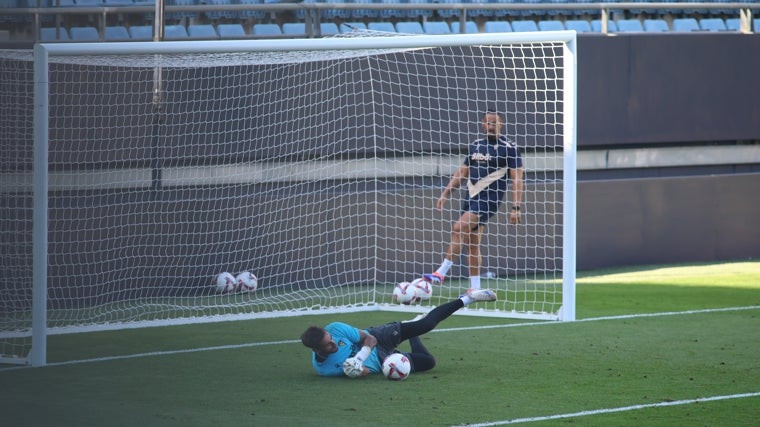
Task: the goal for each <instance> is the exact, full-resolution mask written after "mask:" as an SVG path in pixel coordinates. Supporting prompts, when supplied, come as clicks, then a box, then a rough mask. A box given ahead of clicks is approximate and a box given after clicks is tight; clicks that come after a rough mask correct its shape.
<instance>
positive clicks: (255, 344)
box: [0, 305, 760, 372]
mask: <svg viewBox="0 0 760 427" xmlns="http://www.w3.org/2000/svg"><path fill="white" fill-rule="evenodd" d="M757 309H760V306H758V305H754V306H747V307H726V308H710V309H703V310H688V311H673V312H663V313H647V314H630V315H622V316H605V317H593V318H588V319H580V320H575V321H573V322H548V321H540V322H525V323H513V324H508V325H483V326H469V327H461V328H437V329H435V330H433V331H431V333H433V332H457V331H469V330H479V329H497V328H517V327H523V326H544V325H568V324H572V323H578V322H597V321H604V320H619V319H634V318H645V317H660V316H679V315H689V314H702V313H718V312H727V311H742V310H757ZM295 343H299V344H300V341H299V340H283V341H266V342H252V343H244V344H229V345H219V346H212V347H200V348H189V349H179V350H166V351H151V352H147V353H136V354H126V355H121V356H106V357H95V358H92V359H80V360H67V361H63V362H50V363H47V364H46V365H45V366H43V367H42V368H45V367H52V366H65V365H78V364H83V363H93V362H107V361H111V360H124V359H136V358H140V357H153V356H167V355H173V354H181V353H196V352H201V351H217V350H230V349H236V348H248V347H262V346H268V345H283V344H295ZM28 368H31V366H28V365H19V366H11V367H7V368H0V372H3V371H10V370H17V369H28Z"/></svg>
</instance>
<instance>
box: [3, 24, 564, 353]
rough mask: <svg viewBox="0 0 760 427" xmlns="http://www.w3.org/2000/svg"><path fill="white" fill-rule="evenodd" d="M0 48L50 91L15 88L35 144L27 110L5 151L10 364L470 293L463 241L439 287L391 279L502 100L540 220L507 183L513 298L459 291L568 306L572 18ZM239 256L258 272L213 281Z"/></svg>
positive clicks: (554, 313)
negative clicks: (228, 324) (253, 280)
mask: <svg viewBox="0 0 760 427" xmlns="http://www.w3.org/2000/svg"><path fill="white" fill-rule="evenodd" d="M0 57H1V59H0V61H2V62H3V63H4V64H5V65H3V67H2V69H3V70H9V69H15V70H22V71H20V72H16V73H14V76H22V77H21V78H20V80H23V81H21V82H19V83H18V85H14V86H16V87H14V88H13V89H14V90H18V88H24V87H26V88H27V89H29V88H31V87H32V85H33V89H34V98H33V105H32V99H31V97H30V96H29V95H28V94H27V95H24V94H16V95H14V96H13V99H14V101H16V102H18V103H19V104H20V105H22V111H25V112H26V113H29V114H31V113H32V112H33V116H34V127H33V143H32V140H31V139H30V138H27V137H25V135H32V133H31V131H30V130H29V126H30V125H31V124H30V123H29V121H28V120H25V121H24V120H22V121H20V123H16V124H14V125H13V126H15V128H16V129H19V130H20V131H19V132H18V133H15V134H14V135H20V136H18V137H17V138H16V140H17V141H16V143H15V144H14V146H13V147H9V145H8V144H4V145H2V146H0V149H2V150H4V151H5V153H3V156H2V157H3V158H4V159H5V158H6V157H8V156H6V153H7V154H8V155H10V156H15V157H17V158H18V161H17V162H16V163H14V164H20V165H21V166H20V167H19V166H11V163H3V164H2V166H3V171H2V173H3V176H4V179H3V180H2V188H0V197H2V205H0V209H2V210H3V211H4V213H8V215H5V214H4V215H3V218H4V219H3V222H4V223H3V227H2V229H1V230H0V233H2V235H3V238H2V242H0V249H1V250H2V251H3V253H4V254H13V255H14V256H11V257H4V261H3V262H4V270H6V273H7V274H3V275H2V277H0V304H2V315H0V316H1V317H0V353H1V354H2V357H3V359H2V360H0V362H6V363H9V362H13V361H20V362H21V363H31V364H33V365H41V364H45V360H46V356H45V353H46V351H45V342H46V336H47V335H48V334H50V333H63V332H67V331H84V330H99V329H109V328H127V327H144V326H151V325H170V324H179V323H190V322H208V321H217V320H231V319H237V318H240V319H249V318H257V317H275V316H297V315H303V314H319V313H343V312H350V311H362V310H398V311H407V312H410V314H411V313H413V312H425V311H428V310H429V309H430V308H431V307H433V306H436V305H439V304H441V303H442V302H444V301H447V300H449V299H451V298H455V297H457V296H458V295H460V294H461V293H463V291H464V290H466V289H467V287H468V284H467V277H466V276H467V270H466V263H465V262H463V261H459V260H458V261H457V266H456V267H455V268H454V269H453V270H452V273H451V276H450V278H449V279H447V281H446V283H445V284H444V285H443V286H440V287H435V288H434V290H433V295H432V297H431V298H430V299H429V300H426V301H423V302H421V303H419V304H414V305H408V306H407V305H399V304H395V303H394V302H393V299H392V292H393V288H394V286H395V284H396V283H398V282H403V281H412V280H413V279H415V278H418V277H420V275H421V274H422V273H426V272H430V271H432V270H434V269H435V267H437V265H438V264H439V263H440V261H441V259H442V256H443V253H444V250H445V247H446V245H447V243H448V240H449V235H450V231H451V223H452V221H453V220H454V219H455V218H456V217H457V216H458V215H459V209H460V201H459V200H457V197H454V198H452V200H451V202H450V203H449V205H448V206H447V207H446V208H445V209H444V210H443V211H438V210H436V209H435V201H436V199H437V198H438V196H439V194H440V191H441V190H442V188H443V186H444V185H445V184H446V182H447V181H448V179H449V177H450V175H451V173H452V172H453V171H454V170H455V169H456V168H457V167H458V166H459V165H460V164H461V163H462V161H463V159H464V155H465V153H466V147H467V144H468V143H469V142H470V141H472V140H474V139H476V138H478V137H479V132H480V123H479V122H480V119H481V117H482V114H483V112H484V110H485V109H486V108H496V109H498V110H500V111H501V112H502V113H503V115H504V117H505V119H506V126H505V129H504V131H505V133H506V134H508V135H509V136H510V138H512V139H513V140H514V141H516V142H517V144H518V146H519V147H520V150H521V152H522V156H523V160H524V163H525V169H526V175H525V195H524V197H523V200H524V203H523V221H524V223H523V224H521V225H509V221H508V213H507V209H508V204H506V206H504V207H503V212H500V213H498V214H497V215H496V216H495V217H494V218H493V219H492V220H491V221H490V222H489V224H488V226H487V227H486V229H485V232H484V236H483V272H484V274H485V275H486V276H485V278H484V279H483V281H484V282H483V286H484V287H490V288H493V289H495V290H496V291H497V293H498V296H499V301H497V302H489V303H479V304H475V305H473V306H472V307H473V308H469V309H464V310H461V311H460V313H461V314H469V315H479V316H501V317H518V318H534V319H547V320H574V318H575V287H574V282H575V151H576V150H575V138H576V136H575V87H576V83H575V70H576V59H575V33H574V32H565V31H561V32H538V33H523V34H520V33H513V34H492V33H483V34H461V35H460V34H457V35H445V36H432V35H430V36H427V35H416V36H396V37H386V36H378V35H376V34H369V35H368V36H367V34H365V36H364V37H336V38H322V39H289V40H284V39H279V40H235V41H209V42H205V41H204V42H197V41H196V42H160V43H152V42H145V43H81V44H80V43H62V44H39V45H36V46H35V49H34V54H33V68H32V66H31V65H30V64H31V63H32V62H31V61H30V59H31V58H23V57H19V56H18V55H7V54H5V55H0ZM10 65H12V67H9V66H10ZM32 70H33V75H32ZM4 72H7V71H4ZM4 81H5V80H4ZM32 82H33V83H32ZM5 90H10V89H9V88H8V87H6V89H5ZM27 117H28V116H27ZM14 123H15V122H14ZM9 125H10V123H9ZM12 150H16V151H12ZM21 150H24V151H23V152H22V151H21ZM32 171H33V172H32ZM5 218H14V219H15V221H10V222H7V223H6V220H5ZM6 237H7V238H6ZM244 271H248V272H251V273H253V274H254V275H256V276H257V278H258V281H257V286H256V289H250V287H249V288H248V289H245V290H237V289H230V287H227V288H226V289H225V288H224V286H223V287H217V283H216V278H217V275H218V274H219V273H222V272H228V273H231V274H232V275H237V274H238V273H240V272H244ZM223 285H224V284H223ZM225 286H226V285H225ZM231 288H234V285H233V286H231Z"/></svg>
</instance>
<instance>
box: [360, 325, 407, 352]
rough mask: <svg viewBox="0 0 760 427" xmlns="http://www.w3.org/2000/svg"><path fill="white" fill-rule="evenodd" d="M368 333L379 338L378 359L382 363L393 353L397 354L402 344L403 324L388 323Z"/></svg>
mask: <svg viewBox="0 0 760 427" xmlns="http://www.w3.org/2000/svg"><path fill="white" fill-rule="evenodd" d="M367 332H368V333H369V334H370V335H372V336H374V337H375V338H377V345H376V346H375V348H376V349H377V357H378V359H380V362H382V361H383V360H385V358H386V357H388V355H389V354H391V353H396V347H398V345H399V344H401V322H391V323H386V324H385V325H381V326H373V327H371V328H368V329H367Z"/></svg>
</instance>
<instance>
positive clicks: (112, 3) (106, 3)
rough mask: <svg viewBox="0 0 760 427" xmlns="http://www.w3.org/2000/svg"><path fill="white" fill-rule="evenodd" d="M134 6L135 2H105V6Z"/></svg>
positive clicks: (110, 0) (117, 0) (104, 0)
mask: <svg viewBox="0 0 760 427" xmlns="http://www.w3.org/2000/svg"><path fill="white" fill-rule="evenodd" d="M134 4H135V2H134V0H103V5H105V6H134ZM154 4H155V3H154Z"/></svg>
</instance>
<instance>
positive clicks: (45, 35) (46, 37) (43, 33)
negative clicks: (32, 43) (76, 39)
mask: <svg viewBox="0 0 760 427" xmlns="http://www.w3.org/2000/svg"><path fill="white" fill-rule="evenodd" d="M58 30H59V31H60V33H58V37H56V29H55V28H40V40H42V41H45V42H49V41H56V40H70V38H69V32H68V31H67V30H66V28H65V27H59V28H58Z"/></svg>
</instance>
